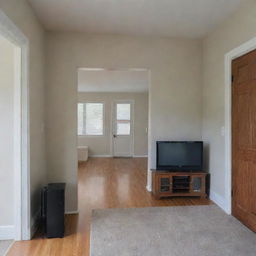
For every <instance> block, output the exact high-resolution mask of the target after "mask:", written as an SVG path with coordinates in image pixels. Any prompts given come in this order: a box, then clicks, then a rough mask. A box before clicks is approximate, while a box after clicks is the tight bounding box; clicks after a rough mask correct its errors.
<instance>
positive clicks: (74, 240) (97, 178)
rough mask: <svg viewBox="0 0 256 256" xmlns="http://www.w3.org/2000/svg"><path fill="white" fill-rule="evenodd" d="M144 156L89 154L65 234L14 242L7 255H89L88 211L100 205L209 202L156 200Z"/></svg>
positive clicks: (81, 168) (200, 202)
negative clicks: (76, 206)
mask: <svg viewBox="0 0 256 256" xmlns="http://www.w3.org/2000/svg"><path fill="white" fill-rule="evenodd" d="M146 181H147V159H146V158H129V159H126V158H90V159H89V160H88V162H86V163H80V164H79V168H78V202H79V214H70V215H67V216H66V218H65V228H66V232H65V237H64V238H63V239H59V238H56V239H55V238H54V239H46V238H43V237H41V235H40V233H38V234H37V235H36V236H35V238H34V239H33V240H31V241H22V242H15V243H14V245H13V246H12V248H11V250H10V251H9V254H8V256H59V255H61V256H71V255H74V256H89V246H90V223H91V211H92V210H93V209H102V208H130V207H154V206H162V207H165V206H184V205H208V204H211V201H210V200H208V199H199V198H167V199H161V200H156V199H154V197H153V196H152V195H151V193H149V192H148V191H147V190H146Z"/></svg>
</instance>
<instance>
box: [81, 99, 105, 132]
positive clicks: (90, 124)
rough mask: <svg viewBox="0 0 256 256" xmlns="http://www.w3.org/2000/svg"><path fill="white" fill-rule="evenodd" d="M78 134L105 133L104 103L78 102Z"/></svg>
mask: <svg viewBox="0 0 256 256" xmlns="http://www.w3.org/2000/svg"><path fill="white" fill-rule="evenodd" d="M77 114H78V125H77V127H78V135H103V103H78V105H77Z"/></svg>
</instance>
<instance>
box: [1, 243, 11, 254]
mask: <svg viewBox="0 0 256 256" xmlns="http://www.w3.org/2000/svg"><path fill="white" fill-rule="evenodd" d="M12 243H13V240H0V256H4V255H6V252H7V251H8V249H9V248H10V246H11V245H12Z"/></svg>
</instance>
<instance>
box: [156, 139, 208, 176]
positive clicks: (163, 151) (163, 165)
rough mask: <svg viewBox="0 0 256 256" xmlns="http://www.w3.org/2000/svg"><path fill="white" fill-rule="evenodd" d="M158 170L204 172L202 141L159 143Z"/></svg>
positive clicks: (157, 150) (157, 148)
mask: <svg viewBox="0 0 256 256" xmlns="http://www.w3.org/2000/svg"><path fill="white" fill-rule="evenodd" d="M156 155H157V160H156V165H157V170H170V171H202V168H203V142H202V141H157V142H156Z"/></svg>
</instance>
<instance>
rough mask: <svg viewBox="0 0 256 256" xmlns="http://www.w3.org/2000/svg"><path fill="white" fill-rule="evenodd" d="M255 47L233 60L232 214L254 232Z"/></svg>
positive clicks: (255, 155) (255, 169)
mask: <svg viewBox="0 0 256 256" xmlns="http://www.w3.org/2000/svg"><path fill="white" fill-rule="evenodd" d="M255 74H256V50H253V51H251V52H249V53H247V54H245V55H243V56H241V57H238V58H236V59H235V60H233V61H232V215H234V216H235V217H236V218H237V219H239V220H240V221H241V222H242V223H244V224H245V225H246V226H248V227H249V228H250V229H252V230H253V231H254V232H256V204H255V198H256V162H255V159H256V75H255Z"/></svg>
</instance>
